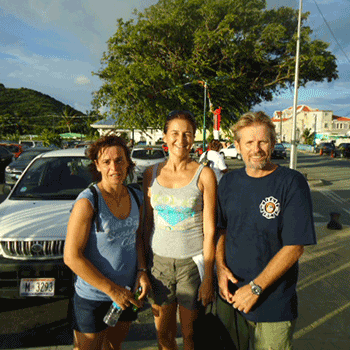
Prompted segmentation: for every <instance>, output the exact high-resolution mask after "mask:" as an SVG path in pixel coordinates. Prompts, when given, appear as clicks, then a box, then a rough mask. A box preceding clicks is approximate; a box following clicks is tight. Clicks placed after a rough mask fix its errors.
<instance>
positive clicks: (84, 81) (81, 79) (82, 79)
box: [74, 75, 91, 85]
mask: <svg viewBox="0 0 350 350" xmlns="http://www.w3.org/2000/svg"><path fill="white" fill-rule="evenodd" d="M74 82H75V84H76V85H90V84H91V80H90V79H89V78H88V77H87V76H85V75H79V76H78V77H76V78H75V80H74Z"/></svg>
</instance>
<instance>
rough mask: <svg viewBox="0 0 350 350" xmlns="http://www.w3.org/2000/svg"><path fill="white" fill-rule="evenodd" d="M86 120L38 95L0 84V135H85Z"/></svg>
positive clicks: (69, 108) (66, 107) (80, 114)
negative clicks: (49, 132) (73, 133)
mask: <svg viewBox="0 0 350 350" xmlns="http://www.w3.org/2000/svg"><path fill="white" fill-rule="evenodd" d="M87 122H88V117H87V116H86V115H85V114H84V113H82V112H80V111H78V110H76V109H74V108H73V107H71V106H69V105H65V104H64V103H62V102H60V101H57V100H56V99H54V98H53V97H51V96H49V95H45V94H42V93H41V92H38V91H35V90H31V89H26V88H20V89H12V88H10V89H8V88H6V87H5V86H4V85H3V84H0V135H7V134H18V133H19V134H20V135H24V134H40V133H41V132H42V131H43V130H44V129H46V130H49V131H54V132H55V133H61V132H79V133H86V132H87V131H88V129H89V125H88V124H87Z"/></svg>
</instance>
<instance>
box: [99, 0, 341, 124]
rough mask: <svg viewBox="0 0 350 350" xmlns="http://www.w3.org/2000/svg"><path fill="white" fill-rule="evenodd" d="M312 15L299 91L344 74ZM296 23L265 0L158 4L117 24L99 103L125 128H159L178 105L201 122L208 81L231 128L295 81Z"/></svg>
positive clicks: (288, 11)
mask: <svg viewBox="0 0 350 350" xmlns="http://www.w3.org/2000/svg"><path fill="white" fill-rule="evenodd" d="M308 15H309V14H308V13H304V14H303V16H302V18H303V25H302V31H301V56H300V71H299V74H300V82H299V84H300V86H305V85H306V84H307V83H308V82H309V81H317V82H321V81H325V80H327V81H332V80H333V79H336V78H337V77H338V75H337V66H336V59H335V56H334V55H333V54H332V53H331V52H330V51H328V50H327V49H328V44H327V43H325V42H323V41H320V40H311V38H310V35H311V33H312V31H311V29H310V28H309V27H308V26H306V25H305V23H306V19H307V17H308ZM297 24H298V11H297V10H293V9H292V8H288V7H281V8H278V9H271V10H267V9H266V3H265V1H264V0H235V1H232V0H160V1H159V2H158V3H157V4H156V5H154V6H151V7H149V8H148V9H146V10H144V11H143V12H136V11H135V20H129V21H124V20H122V19H119V20H118V22H117V31H116V33H115V34H114V35H113V36H112V37H111V38H110V39H109V41H108V51H107V52H105V53H104V55H103V57H102V61H101V64H102V66H101V68H100V70H99V71H98V72H96V73H95V74H97V75H98V76H99V77H100V78H101V80H102V81H103V85H102V87H101V88H100V90H99V91H97V92H96V93H95V99H94V106H95V108H100V107H101V106H105V107H107V108H106V109H107V110H108V113H109V114H111V115H117V116H118V118H117V119H116V120H117V124H118V125H120V126H124V127H125V126H126V127H128V126H129V127H139V128H145V127H159V126H160V125H162V124H163V122H164V118H165V116H166V114H167V113H168V111H170V110H172V109H178V108H182V109H185V108H186V109H189V110H191V111H193V112H194V113H195V114H196V116H198V122H200V123H201V122H202V116H203V105H204V99H203V94H204V91H205V90H204V84H206V86H207V93H208V95H209V96H208V97H210V102H211V104H212V107H213V108H214V109H216V108H218V107H219V106H221V107H222V124H223V126H225V125H226V126H228V125H229V124H231V123H232V120H234V118H235V116H237V115H239V114H241V113H242V112H244V111H247V110H249V109H250V108H252V107H253V106H254V105H256V104H259V103H261V102H262V101H271V100H272V98H273V95H274V94H275V93H278V92H280V91H282V90H283V89H285V88H288V87H290V86H291V85H293V84H294V78H295V52H296V39H297V34H296V33H297ZM208 105H209V104H207V106H208ZM210 123H211V121H209V123H208V125H207V126H210Z"/></svg>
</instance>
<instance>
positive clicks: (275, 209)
mask: <svg viewBox="0 0 350 350" xmlns="http://www.w3.org/2000/svg"><path fill="white" fill-rule="evenodd" d="M279 212H280V204H279V202H278V200H277V199H276V198H275V197H272V196H271V197H266V198H265V199H264V200H263V201H262V202H261V203H260V213H261V214H262V216H264V217H265V218H266V219H274V218H275V217H276V216H278V214H279Z"/></svg>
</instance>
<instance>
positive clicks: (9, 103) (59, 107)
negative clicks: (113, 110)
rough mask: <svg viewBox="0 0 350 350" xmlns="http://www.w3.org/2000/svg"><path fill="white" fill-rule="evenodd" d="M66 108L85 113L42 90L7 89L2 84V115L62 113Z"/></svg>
mask: <svg viewBox="0 0 350 350" xmlns="http://www.w3.org/2000/svg"><path fill="white" fill-rule="evenodd" d="M65 108H67V110H68V111H69V114H70V115H78V116H79V115H84V113H82V112H80V111H77V110H76V109H74V108H72V107H71V106H69V105H65V104H64V103H62V102H60V101H57V100H56V99H54V98H53V97H51V96H49V95H45V94H42V93H41V92H38V91H35V90H31V89H26V88H20V89H11V88H10V89H7V88H6V87H5V86H4V85H3V84H0V115H5V114H10V115H17V116H45V115H53V114H60V113H62V111H63V110H64V109H65Z"/></svg>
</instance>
